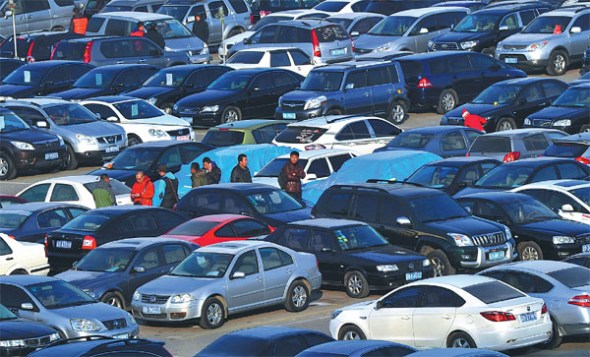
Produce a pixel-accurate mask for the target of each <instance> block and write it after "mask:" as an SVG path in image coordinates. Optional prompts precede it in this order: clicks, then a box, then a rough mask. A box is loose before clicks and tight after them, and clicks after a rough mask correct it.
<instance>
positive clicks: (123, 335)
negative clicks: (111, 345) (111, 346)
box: [113, 333, 129, 339]
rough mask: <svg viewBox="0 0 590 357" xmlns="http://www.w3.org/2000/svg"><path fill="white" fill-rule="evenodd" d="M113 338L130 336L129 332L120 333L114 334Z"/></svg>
mask: <svg viewBox="0 0 590 357" xmlns="http://www.w3.org/2000/svg"><path fill="white" fill-rule="evenodd" d="M113 338H120V339H125V338H129V334H128V333H120V334H118V335H113Z"/></svg>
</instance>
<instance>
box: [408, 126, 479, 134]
mask: <svg viewBox="0 0 590 357" xmlns="http://www.w3.org/2000/svg"><path fill="white" fill-rule="evenodd" d="M457 129H461V130H465V129H467V130H468V128H466V127H464V126H461V125H440V126H425V127H422V128H411V129H406V130H404V131H403V133H401V134H400V135H403V134H404V133H405V134H406V135H407V133H420V134H445V133H448V132H451V131H455V130H457Z"/></svg>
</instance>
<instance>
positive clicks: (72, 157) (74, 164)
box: [64, 144, 78, 170]
mask: <svg viewBox="0 0 590 357" xmlns="http://www.w3.org/2000/svg"><path fill="white" fill-rule="evenodd" d="M64 168H65V169H66V170H75V169H77V168H78V160H77V159H76V154H75V153H74V149H72V146H70V145H69V144H66V159H65V160H64Z"/></svg>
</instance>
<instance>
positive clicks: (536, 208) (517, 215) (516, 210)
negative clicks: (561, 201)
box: [500, 196, 559, 224]
mask: <svg viewBox="0 0 590 357" xmlns="http://www.w3.org/2000/svg"><path fill="white" fill-rule="evenodd" d="M500 205H501V206H502V208H503V209H504V210H505V211H506V213H508V216H509V217H510V220H511V221H512V222H513V223H514V224H527V223H534V222H540V221H546V220H549V219H559V216H558V215H557V214H556V213H555V212H553V211H552V210H551V209H550V208H549V207H547V206H545V205H544V204H542V203H541V202H539V201H537V200H536V199H534V198H533V197H529V196H524V197H523V196H518V197H516V198H513V199H512V200H510V201H508V202H500Z"/></svg>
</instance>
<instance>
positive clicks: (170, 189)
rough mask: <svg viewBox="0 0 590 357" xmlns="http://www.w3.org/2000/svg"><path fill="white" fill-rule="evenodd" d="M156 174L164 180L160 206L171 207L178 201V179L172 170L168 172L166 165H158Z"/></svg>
mask: <svg viewBox="0 0 590 357" xmlns="http://www.w3.org/2000/svg"><path fill="white" fill-rule="evenodd" d="M158 174H160V177H161V178H162V180H164V184H165V185H166V186H165V188H164V193H162V194H160V195H161V198H162V203H161V204H160V207H164V208H168V209H172V208H173V207H174V205H175V204H177V203H178V201H179V200H178V179H177V178H176V176H174V174H173V173H172V172H168V168H167V167H166V165H160V166H158Z"/></svg>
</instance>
